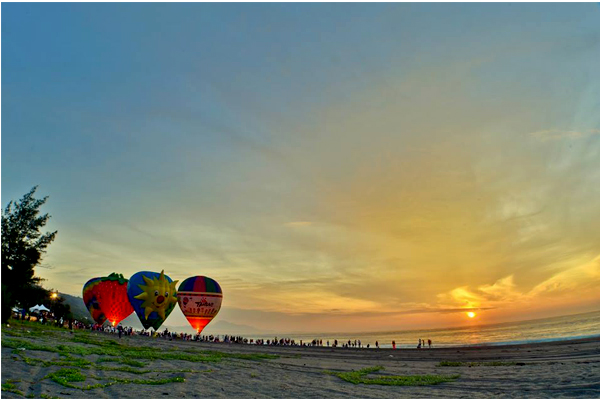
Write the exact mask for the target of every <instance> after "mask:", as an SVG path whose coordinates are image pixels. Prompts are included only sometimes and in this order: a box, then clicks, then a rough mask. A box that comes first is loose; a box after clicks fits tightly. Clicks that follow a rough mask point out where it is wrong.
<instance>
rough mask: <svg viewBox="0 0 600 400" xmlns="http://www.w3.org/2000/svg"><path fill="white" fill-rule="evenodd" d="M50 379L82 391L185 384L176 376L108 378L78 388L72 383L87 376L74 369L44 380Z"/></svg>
mask: <svg viewBox="0 0 600 400" xmlns="http://www.w3.org/2000/svg"><path fill="white" fill-rule="evenodd" d="M46 378H50V379H51V380H52V381H54V382H56V383H58V384H59V385H61V386H64V387H67V388H71V389H80V390H91V389H96V388H103V387H107V386H112V385H115V384H137V385H164V384H167V383H173V382H179V383H180V382H185V378H184V377H182V376H175V377H171V378H162V379H127V378H107V379H108V380H109V381H108V382H106V383H96V384H93V385H86V386H77V385H74V384H73V383H72V382H85V380H86V376H85V375H83V374H82V373H81V372H79V371H78V370H76V369H74V368H63V369H60V370H58V371H56V372H53V373H50V374H48V375H46V376H45V377H44V378H43V379H46ZM91 378H93V379H99V378H97V377H91Z"/></svg>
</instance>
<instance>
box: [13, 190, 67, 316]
mask: <svg viewBox="0 0 600 400" xmlns="http://www.w3.org/2000/svg"><path fill="white" fill-rule="evenodd" d="M36 190H37V186H34V187H33V188H32V189H31V190H30V191H29V192H28V193H26V194H25V195H24V196H23V197H22V198H21V199H20V200H19V201H10V202H9V203H8V205H7V206H6V208H4V209H3V210H2V322H6V321H7V320H8V319H9V318H10V316H11V314H12V309H13V307H15V306H18V307H20V308H22V309H25V310H26V311H28V310H29V308H30V307H33V306H35V305H36V304H45V305H46V306H48V305H49V308H50V310H51V311H52V312H53V313H54V316H55V318H56V319H57V320H59V319H60V318H63V319H67V320H68V319H72V318H73V314H72V313H71V310H70V307H69V306H68V305H67V304H65V303H64V299H63V298H62V297H60V296H59V295H58V293H56V294H54V295H53V293H52V292H51V291H50V290H48V289H45V288H44V287H43V286H42V281H43V279H42V278H40V277H38V276H36V275H35V268H36V267H37V266H39V265H40V263H41V261H42V257H43V255H44V253H45V252H46V249H47V248H48V246H49V245H50V244H51V243H52V242H53V241H54V239H55V238H56V234H57V231H54V232H45V233H42V232H41V230H42V229H43V228H44V226H46V224H47V223H48V220H49V219H50V215H48V214H47V213H46V214H41V213H40V208H41V207H42V206H43V205H44V204H45V203H46V200H48V196H45V197H42V198H39V199H37V198H35V196H34V195H35V192H36ZM53 297H54V298H53Z"/></svg>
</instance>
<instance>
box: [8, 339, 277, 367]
mask: <svg viewBox="0 0 600 400" xmlns="http://www.w3.org/2000/svg"><path fill="white" fill-rule="evenodd" d="M68 340H71V341H74V342H76V343H81V344H84V345H81V344H69V343H61V344H58V345H56V346H52V345H50V344H45V343H33V342H31V341H28V340H25V339H24V338H20V337H9V338H5V339H3V340H2V346H3V347H8V348H13V349H15V352H18V351H22V350H30V351H47V352H54V353H58V354H60V355H61V356H63V357H67V356H70V355H78V356H89V355H93V354H95V355H99V356H101V358H100V359H99V360H101V361H99V362H118V363H120V364H125V365H129V366H132V367H144V366H146V364H145V363H143V362H141V361H140V360H166V361H175V360H177V361H189V362H194V363H196V362H202V363H217V362H221V361H223V360H226V359H238V360H246V361H261V360H269V359H276V358H279V356H277V355H273V354H264V353H251V354H244V353H226V352H221V351H211V350H195V349H187V350H186V351H172V350H161V349H159V348H156V347H149V346H129V345H126V344H124V343H119V342H117V341H115V340H112V339H107V340H103V339H102V338H101V337H93V336H91V335H89V334H78V335H75V336H71V337H70V339H68ZM115 359H118V360H119V361H115ZM25 361H26V362H27V360H26V359H25ZM30 361H31V360H30ZM58 362H59V363H60V364H51V365H63V366H79V367H84V365H83V364H76V361H73V360H71V361H58Z"/></svg>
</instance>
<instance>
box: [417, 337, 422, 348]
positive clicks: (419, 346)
mask: <svg viewBox="0 0 600 400" xmlns="http://www.w3.org/2000/svg"><path fill="white" fill-rule="evenodd" d="M420 348H421V339H419V345H418V346H417V349H420Z"/></svg>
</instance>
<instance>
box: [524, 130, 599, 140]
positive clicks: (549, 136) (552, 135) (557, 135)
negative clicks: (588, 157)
mask: <svg viewBox="0 0 600 400" xmlns="http://www.w3.org/2000/svg"><path fill="white" fill-rule="evenodd" d="M530 135H532V136H534V137H536V138H538V139H539V140H541V141H543V142H545V141H548V140H561V139H580V138H583V137H587V136H590V135H600V129H587V130H571V131H569V130H559V129H547V130H542V131H536V132H532V133H530Z"/></svg>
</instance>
